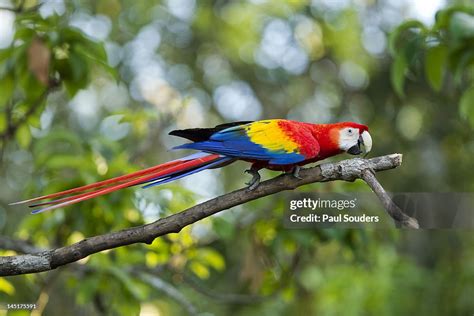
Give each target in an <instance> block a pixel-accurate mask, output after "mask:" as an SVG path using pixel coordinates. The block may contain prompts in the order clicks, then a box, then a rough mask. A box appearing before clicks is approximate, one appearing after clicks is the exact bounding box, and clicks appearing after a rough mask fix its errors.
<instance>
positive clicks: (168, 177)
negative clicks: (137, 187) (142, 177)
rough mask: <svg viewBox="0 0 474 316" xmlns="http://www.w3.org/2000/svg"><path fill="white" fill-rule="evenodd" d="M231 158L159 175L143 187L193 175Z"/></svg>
mask: <svg viewBox="0 0 474 316" xmlns="http://www.w3.org/2000/svg"><path fill="white" fill-rule="evenodd" d="M230 160H232V158H230V157H222V158H219V159H217V160H216V161H213V162H211V163H208V164H206V165H204V166H201V167H199V168H196V169H191V170H189V171H185V172H182V171H181V172H176V173H174V174H171V175H166V176H164V177H157V178H155V179H152V180H149V181H147V182H151V183H149V184H147V185H145V186H143V187H142V188H143V189H148V188H151V187H153V186H156V185H160V184H165V183H168V182H171V181H174V180H178V179H181V178H184V177H187V176H189V175H192V174H194V173H197V172H199V171H202V170H206V169H209V168H211V167H215V166H216V165H219V164H222V163H225V162H228V161H230ZM147 182H145V183H147Z"/></svg>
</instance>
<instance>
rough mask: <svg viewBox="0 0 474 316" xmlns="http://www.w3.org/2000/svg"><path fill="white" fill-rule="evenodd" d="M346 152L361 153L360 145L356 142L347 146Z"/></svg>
mask: <svg viewBox="0 0 474 316" xmlns="http://www.w3.org/2000/svg"><path fill="white" fill-rule="evenodd" d="M347 153H348V154H351V155H360V154H362V150H360V146H359V144H357V145H354V146H352V147H351V148H349V150H347Z"/></svg>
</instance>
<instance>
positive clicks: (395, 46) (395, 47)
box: [389, 20, 426, 56]
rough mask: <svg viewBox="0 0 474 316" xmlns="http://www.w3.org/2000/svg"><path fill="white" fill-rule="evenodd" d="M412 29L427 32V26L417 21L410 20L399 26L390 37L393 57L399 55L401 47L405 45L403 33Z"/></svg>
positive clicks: (390, 48)
mask: <svg viewBox="0 0 474 316" xmlns="http://www.w3.org/2000/svg"><path fill="white" fill-rule="evenodd" d="M410 29H419V30H421V31H426V27H425V25H424V24H423V23H421V22H420V21H417V20H409V21H406V22H404V23H403V24H401V25H400V26H398V27H397V28H396V29H395V30H394V31H392V33H390V37H389V50H390V53H391V54H392V56H395V55H397V54H398V53H399V51H400V48H401V47H400V46H404V45H405V42H404V38H403V33H404V32H406V31H407V30H410ZM400 42H402V43H400Z"/></svg>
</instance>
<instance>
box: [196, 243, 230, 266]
mask: <svg viewBox="0 0 474 316" xmlns="http://www.w3.org/2000/svg"><path fill="white" fill-rule="evenodd" d="M198 258H199V260H200V261H201V262H203V263H206V265H208V266H211V267H213V268H214V269H216V270H217V271H222V270H223V269H224V268H225V261H224V258H223V257H222V255H221V254H220V253H219V252H217V251H216V250H214V249H212V248H200V249H199V251H198Z"/></svg>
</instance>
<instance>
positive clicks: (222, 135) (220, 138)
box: [173, 125, 306, 165]
mask: <svg viewBox="0 0 474 316" xmlns="http://www.w3.org/2000/svg"><path fill="white" fill-rule="evenodd" d="M173 149H195V150H201V151H204V152H209V153H216V154H220V155H226V156H229V157H233V158H241V159H255V160H265V161H268V162H269V163H271V164H275V165H287V164H294V163H298V162H300V161H303V160H305V159H306V158H305V157H304V156H303V155H301V154H299V153H288V152H285V151H283V150H279V151H270V150H268V149H266V148H264V147H262V146H261V145H259V144H255V143H253V142H252V141H251V140H250V138H249V137H248V136H247V134H246V131H245V128H244V125H241V126H235V127H230V128H227V129H225V130H222V131H220V132H218V133H216V134H214V135H212V136H211V137H210V138H209V140H206V141H202V142H196V143H188V144H183V145H180V146H177V147H174V148H173Z"/></svg>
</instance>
